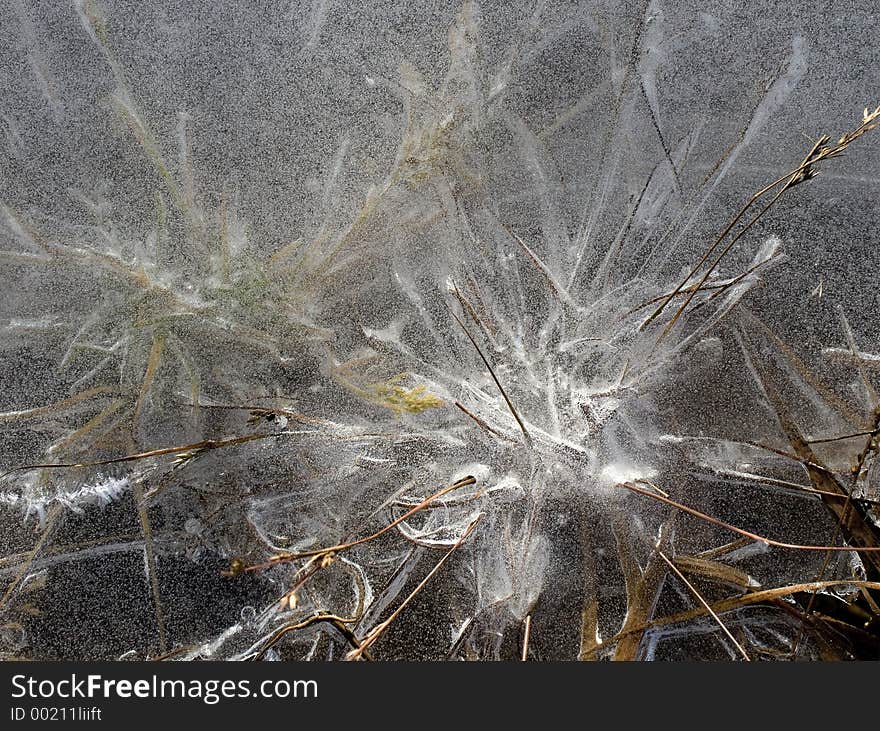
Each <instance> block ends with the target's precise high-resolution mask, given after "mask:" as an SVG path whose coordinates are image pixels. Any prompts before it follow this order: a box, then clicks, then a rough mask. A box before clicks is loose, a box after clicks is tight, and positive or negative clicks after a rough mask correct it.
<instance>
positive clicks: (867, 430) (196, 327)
mask: <svg viewBox="0 0 880 731" xmlns="http://www.w3.org/2000/svg"><path fill="white" fill-rule="evenodd" d="M841 13H842V11H841V10H840V7H839V5H838V4H837V3H832V2H830V1H829V2H814V3H810V4H809V6H797V7H795V6H793V5H786V4H784V3H783V4H777V3H769V2H767V3H764V2H761V3H758V4H757V5H756V4H755V3H748V4H746V3H742V2H733V3H731V2H708V3H707V2H700V3H696V2H691V1H690V0H676V1H675V2H667V1H665V0H649V1H648V2H642V1H640V2H633V3H619V2H605V1H603V0H599V1H593V0H587V1H585V2H582V3H570V2H552V1H549V0H548V1H547V2H536V3H534V4H527V3H521V2H504V1H502V0H496V1H486V2H480V3H477V2H461V1H459V2H443V1H439V0H438V1H437V2H399V1H394V2H385V3H380V4H375V5H363V4H360V3H349V2H339V1H334V0H324V1H322V2H313V1H311V0H309V1H308V2H296V1H294V2H291V3H266V4H253V3H242V2H231V1H229V2H219V3H211V4H205V5H193V4H192V3H183V2H175V1H172V0H169V2H159V3H139V2H131V1H126V0H114V1H110V0H101V1H98V0H75V2H72V3H56V2H50V1H48V0H46V1H44V2H41V1H40V0H0V78H2V80H3V84H2V85H0V149H2V152H3V154H2V155H0V277H2V280H0V281H2V285H3V290H2V291H3V297H2V298H0V329H2V335H0V347H2V360H0V373H2V386H3V388H2V399H3V402H2V404H0V426H2V428H3V440H2V459H3V465H4V468H5V469H6V470H7V471H6V472H5V474H4V475H3V478H2V479H3V484H2V490H3V492H2V494H0V516H2V517H0V520H2V521H3V523H2V526H3V536H4V537H3V541H2V552H3V557H2V559H0V561H2V563H0V574H2V576H3V580H4V581H5V582H7V585H6V588H5V589H4V590H3V591H2V599H0V611H2V613H3V617H4V618H3V619H2V620H0V623H2V624H3V627H4V628H6V629H4V631H3V633H0V653H3V656H4V657H28V658H35V659H41V658H62V657H70V658H93V657H105V658H114V657H122V656H124V657H126V658H147V657H151V658H152V657H158V656H162V655H166V654H167V653H174V654H175V656H176V657H181V658H193V657H219V658H231V659H240V658H245V657H261V658H266V659H296V658H308V659H331V658H333V659H338V658H340V657H345V656H346V653H352V652H353V653H354V655H357V656H359V655H361V654H364V653H368V654H370V655H371V656H373V657H375V658H378V659H391V658H401V657H405V658H414V659H435V658H456V659H497V658H513V657H519V656H520V655H521V652H522V649H523V648H522V647H521V643H522V640H523V626H524V623H525V622H526V619H527V617H528V618H529V619H528V621H529V622H530V634H529V636H530V646H529V647H528V648H526V650H527V653H528V655H529V657H531V658H533V659H544V660H549V659H575V658H578V657H581V658H583V659H589V658H599V657H602V658H604V657H618V658H621V657H631V658H642V659H660V658H670V659H673V658H674V659H683V658H728V657H731V658H737V657H740V655H739V654H738V653H737V652H736V651H735V649H734V647H733V645H732V644H731V643H730V642H729V640H728V638H727V635H726V634H725V633H724V632H722V631H721V629H720V628H719V626H718V624H717V623H716V622H714V621H713V620H712V619H711V618H710V617H705V616H694V617H686V618H684V619H682V620H680V621H677V622H675V623H666V624H664V617H670V616H674V615H676V613H686V612H688V611H691V610H694V611H697V610H699V608H700V607H701V606H702V605H701V602H700V601H699V600H698V598H697V597H695V596H694V595H693V593H692V592H691V591H689V589H688V588H687V586H686V585H685V584H684V583H683V582H682V581H680V577H678V576H677V575H676V574H675V573H673V572H671V570H670V569H669V566H668V565H667V564H666V563H664V562H663V560H661V555H662V556H663V557H667V558H670V559H671V560H673V561H674V560H678V562H679V563H678V564H677V565H679V566H681V567H684V568H682V570H683V571H686V572H687V573H688V576H689V577H690V580H691V581H692V582H693V586H695V587H696V588H697V590H698V591H699V592H701V596H703V597H704V598H705V599H707V600H709V601H710V602H722V605H723V602H725V601H727V602H728V603H730V602H733V604H732V605H729V606H727V605H723V606H727V609H725V610H724V612H722V615H723V618H724V621H725V623H726V625H727V628H728V629H729V630H731V631H732V632H733V633H734V634H735V635H736V637H737V640H738V641H739V642H740V643H741V644H742V645H743V646H744V647H745V648H746V651H747V652H749V653H750V654H752V655H753V656H754V657H755V658H758V657H767V658H771V657H772V658H777V657H791V656H793V655H794V654H795V653H800V654H801V656H804V657H820V656H822V657H825V656H828V655H829V654H834V653H836V656H840V657H850V656H863V655H864V654H865V652H868V653H869V654H870V652H875V653H876V646H877V642H876V637H875V638H874V640H873V643H874V644H873V645H872V644H871V643H870V642H868V641H867V640H866V639H865V636H864V635H865V633H864V632H862V634H857V633H855V630H853V634H850V635H846V634H845V633H844V635H843V636H841V635H840V633H838V634H836V635H834V639H833V640H829V638H828V636H827V633H826V634H823V633H822V632H818V634H817V632H816V631H814V630H810V631H806V630H805V629H804V628H805V627H813V628H814V627H815V623H807V624H805V623H804V622H803V621H802V618H803V615H804V613H805V612H806V611H807V610H806V606H807V603H808V602H809V598H808V597H809V591H807V590H806V589H801V590H800V591H794V590H793V591H792V592H790V593H789V594H785V593H782V594H780V595H779V596H774V597H771V598H768V599H767V600H766V601H764V602H762V603H757V604H754V605H753V604H751V603H750V600H749V595H748V593H749V592H752V593H753V592H755V591H757V590H758V587H760V588H761V590H772V589H774V588H777V587H779V588H782V587H786V586H790V585H800V584H805V583H809V582H814V581H817V580H820V579H822V580H825V581H827V582H832V584H829V585H828V586H825V585H823V587H822V594H821V596H823V597H825V598H826V600H827V601H829V602H830V601H835V602H838V604H839V605H846V606H847V607H849V608H850V610H852V611H853V612H855V611H856V609H858V608H859V607H861V604H859V602H864V601H867V600H865V599H864V593H863V592H861V589H862V588H864V586H863V585H860V584H859V583H858V582H865V581H877V580H878V578H880V577H878V573H880V568H878V567H880V561H878V560H877V559H876V556H877V555H878V554H876V553H871V552H867V553H863V554H861V558H859V557H857V556H856V555H855V554H853V553H850V552H837V553H835V554H833V555H830V558H829V560H828V561H827V562H826V561H825V558H826V554H825V553H823V552H819V551H803V550H788V549H783V548H780V547H778V546H776V547H774V546H768V545H767V544H765V543H763V542H761V541H749V540H747V539H744V540H743V542H742V543H741V544H731V545H726V544H729V543H731V542H732V541H735V540H736V539H738V538H742V536H738V535H737V534H736V533H735V532H731V531H730V530H728V529H726V528H724V527H723V526H721V525H719V524H718V523H712V522H711V521H707V520H704V519H700V518H698V517H696V516H694V515H693V514H690V515H688V514H686V513H684V512H683V511H682V510H680V509H679V508H676V507H675V505H674V504H670V503H668V502H667V503H664V502H662V501H661V500H659V499H658V496H660V497H664V498H667V499H668V500H671V501H672V503H679V504H683V505H686V506H690V507H692V508H693V509H695V510H696V511H698V512H699V513H702V514H705V515H708V516H711V517H712V518H714V519H716V520H717V521H722V522H724V523H728V524H732V525H734V526H738V527H741V528H743V529H745V530H747V531H749V532H751V533H753V534H757V535H760V536H765V537H768V538H771V539H774V540H776V541H779V542H785V543H791V544H799V545H804V544H806V545H826V544H829V543H831V544H835V545H838V546H840V545H844V544H846V545H852V546H856V547H862V548H864V547H866V546H868V547H869V546H870V545H871V541H872V540H874V539H876V538H877V537H878V536H880V531H878V528H877V514H876V512H875V508H876V500H877V499H878V487H877V485H878V483H877V479H878V470H877V466H876V465H877V460H876V452H877V437H876V430H877V426H878V414H880V412H878V398H877V388H878V385H877V362H878V356H877V355H876V354H877V353H878V352H880V342H878V341H880V329H878V320H877V317H876V307H877V299H876V297H877V294H876V293H877V271H878V267H880V248H878V247H877V246H876V228H877V217H878V212H880V208H878V203H877V201H878V200H880V198H878V184H880V179H878V177H877V169H878V164H880V133H878V132H872V130H869V129H866V130H865V134H864V137H863V138H861V137H860V138H858V139H853V140H852V143H851V145H849V140H848V139H847V138H844V140H845V141H846V144H845V145H844V146H849V149H847V151H846V155H845V156H842V157H831V158H829V159H821V160H819V161H813V162H811V163H810V164H809V165H807V166H806V167H801V168H800V171H799V172H800V173H803V175H801V178H802V179H798V174H799V173H798V166H799V165H801V162H802V161H803V160H805V156H807V155H808V153H810V151H811V148H812V147H813V145H814V143H816V140H817V139H819V138H820V137H821V135H823V134H828V135H830V141H828V143H827V144H826V146H833V145H835V144H841V143H840V142H838V140H839V139H841V135H843V134H844V133H845V132H847V131H850V130H854V129H857V128H859V125H860V124H862V125H863V126H866V127H869V126H870V125H871V124H872V118H871V117H870V116H867V117H865V118H864V119H863V111H862V110H863V109H864V108H865V107H866V106H867V107H868V109H867V110H866V111H865V113H864V114H865V115H870V112H871V111H872V110H873V109H874V107H875V106H876V105H877V104H878V103H880V99H877V98H876V97H877V78H878V77H877V69H876V54H875V50H874V49H875V39H874V37H873V35H874V29H875V28H876V27H877V23H878V21H880V13H878V11H876V10H873V9H870V8H869V4H866V5H865V7H864V9H862V10H859V9H848V10H847V11H846V15H845V16H843V15H842V14H841ZM792 171H795V173H794V177H790V175H791V174H792ZM816 171H818V172H819V173H820V175H819V176H818V178H817V179H807V178H809V177H811V174H812V173H813V172H816ZM780 176H786V177H783V178H782V182H781V183H780V184H779V185H778V186H777V187H776V188H774V189H773V190H772V191H770V192H769V194H768V195H767V196H764V197H762V198H761V199H760V201H758V202H757V203H756V204H755V205H754V206H752V207H751V208H749V209H748V211H747V212H746V214H744V215H743V216H742V217H741V218H737V219H736V225H735V226H734V227H733V229H731V232H730V234H729V235H727V236H725V237H724V238H723V239H722V240H721V242H720V244H719V245H718V246H716V247H714V249H710V247H712V244H713V242H714V241H715V240H716V239H717V237H718V236H719V234H720V233H721V232H722V231H724V230H725V227H726V226H727V225H728V224H729V223H730V222H731V221H734V220H735V217H737V215H738V214H739V213H740V211H741V210H742V209H743V206H745V205H746V204H747V203H748V202H749V200H750V197H751V196H753V195H754V194H756V193H758V192H759V191H761V190H762V189H763V188H764V187H765V186H767V185H768V184H769V183H772V182H773V181H774V180H777V179H779V178H780ZM785 181H788V185H789V186H790V187H789V188H788V189H786V190H784V191H783V193H782V195H780V197H779V198H778V199H773V195H774V194H775V193H777V192H779V191H780V190H781V189H782V187H783V186H785V185H786V182H785ZM771 199H773V202H772V205H771V206H770V207H769V208H768V210H767V212H766V213H762V214H761V215H760V216H759V217H758V219H757V220H756V221H755V222H754V223H753V224H751V225H748V222H749V221H750V220H751V218H752V216H754V215H755V214H758V213H759V212H760V211H761V210H762V207H763V206H764V205H765V204H766V203H768V202H770V201H771ZM735 237H739V238H735ZM728 244H730V247H729V250H728V249H726V248H725V247H727V246H728ZM707 250H709V253H708V254H707V255H706V256H705V258H703V259H701V257H703V255H704V253H705V252H707ZM722 254H723V255H722ZM719 255H721V256H719ZM716 259H717V261H716ZM679 308H681V310H680V312H679ZM850 435H854V436H850ZM838 437H845V438H844V439H837V438H838ZM853 468H855V469H854V471H853ZM469 476H471V477H472V478H473V479H468V478H469ZM457 483H461V484H460V486H459V487H457V488H455V489H453V490H451V491H448V492H441V491H443V489H444V488H445V487H447V486H451V485H454V484H457ZM622 483H626V484H627V485H629V486H630V487H631V488H632V487H634V488H637V489H638V490H641V491H642V492H641V493H639V492H637V491H634V490H632V489H629V488H626V487H623V486H622ZM817 491H818V492H817ZM835 491H837V492H839V493H841V491H842V493H841V494H844V495H845V494H846V493H847V492H850V491H851V492H852V494H853V496H854V497H857V498H859V500H858V501H856V502H853V503H851V504H852V505H853V506H854V507H853V510H854V511H855V513H854V514H855V518H853V517H852V515H853V513H850V512H847V514H846V515H844V516H843V517H842V518H841V512H840V508H841V506H842V504H843V500H842V499H841V498H839V497H834V496H833V495H830V494H829V493H831V492H835ZM646 493H648V494H646ZM871 501H874V502H871ZM835 509H837V512H835ZM847 510H848V511H849V508H847ZM836 521H837V522H841V521H842V523H843V527H842V528H839V529H838V528H836ZM875 547H876V544H875ZM441 562H442V563H441ZM741 576H747V577H749V579H748V581H746V582H745V584H743V585H737V583H736V581H734V580H733V579H735V578H736V577H741ZM34 577H39V579H40V580H39V581H34V580H33V579H34ZM423 582H424V583H423ZM750 582H753V583H750ZM833 582H837V583H833ZM852 582H856V583H852ZM873 588H874V589H877V588H878V587H877V586H874V587H873ZM817 596H819V595H817ZM860 597H862V598H860ZM773 601H775V602H777V603H776V604H773V603H771V602H773ZM779 602H787V603H788V604H787V610H786V608H785V607H781V606H780V604H779ZM722 605H719V606H722ZM834 607H838V605H827V604H822V605H821V607H820V608H819V609H818V610H817V611H820V612H826V613H833V612H834V611H838V609H835V608H834ZM852 607H856V609H852ZM32 610H33V611H32ZM874 610H876V604H875V605H874ZM811 611H812V606H811ZM860 611H861V610H860ZM798 613H800V616H801V620H799V619H798ZM835 616H837V615H835ZM389 618H390V619H391V620H392V621H391V622H389V623H388V624H387V625H383V624H382V622H383V621H384V620H388V619H389ZM651 621H654V625H652V626H651V627H650V628H648V627H646V626H645V625H646V624H648V623H650V622H651ZM871 621H873V622H874V623H875V625H876V623H877V622H878V621H880V620H878V619H877V618H876V617H875V618H874V619H873V620H871ZM622 630H623V631H625V632H626V634H625V635H621V636H617V635H618V633H619V632H621V631H622ZM646 630H647V631H646ZM860 631H861V630H860ZM597 641H598V642H601V643H602V645H601V647H598V648H597V647H595V645H596V644H597ZM829 648H830V649H829ZM865 648H873V650H871V649H868V650H866V649H865ZM354 655H353V656H354Z"/></svg>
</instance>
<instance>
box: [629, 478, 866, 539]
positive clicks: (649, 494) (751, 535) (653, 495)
mask: <svg viewBox="0 0 880 731" xmlns="http://www.w3.org/2000/svg"><path fill="white" fill-rule="evenodd" d="M617 487H623V488H626V489H627V490H630V491H632V492H636V493H638V494H639V495H644V496H645V497H649V498H652V499H654V500H659V501H660V502H661V503H666V504H667V505H671V506H672V507H673V508H678V509H679V510H681V511H684V512H685V513H688V514H689V515H693V516H694V517H695V518H699V519H700V520H705V521H706V522H707V523H712V524H713V525H717V526H718V527H719V528H726V529H727V530H729V531H733V532H734V533H739V534H740V535H741V536H745V537H746V538H751V539H752V540H755V541H759V542H760V543H765V544H767V545H770V546H776V547H777V548H787V549H791V550H796V551H853V552H855V553H872V552H880V546H814V545H803V544H799V543H784V542H782V541H776V540H773V539H772V538H767V537H765V536H762V535H758V534H757V533H752V532H751V531H747V530H745V529H743V528H738V527H737V526H735V525H731V524H730V523H726V522H725V521H723V520H719V519H718V518H713V517H712V516H711V515H707V514H706V513H701V512H700V511H699V510H695V509H694V508H690V507H688V506H687V505H683V504H682V503H679V502H676V501H675V500H672V499H671V498H668V497H663V496H662V495H658V494H656V493H653V492H651V491H650V490H645V489H643V488H641V487H637V486H635V485H633V484H631V483H628V482H619V483H617Z"/></svg>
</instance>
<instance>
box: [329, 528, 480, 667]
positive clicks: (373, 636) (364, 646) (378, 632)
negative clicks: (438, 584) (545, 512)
mask: <svg viewBox="0 0 880 731" xmlns="http://www.w3.org/2000/svg"><path fill="white" fill-rule="evenodd" d="M482 519H483V514H482V513H481V514H480V515H478V516H477V517H476V518H474V520H472V521H471V523H470V525H468V527H467V528H466V529H465V531H464V533H462V534H461V537H460V538H459V539H458V540H457V541H456V542H455V545H453V546H452V547H451V548H450V549H449V550H448V551H447V552H446V553H445V554H443V558H441V559H440V560H439V561H438V562H437V563H436V564H435V565H434V568H433V569H431V570H430V571H429V572H428V574H427V576H425V578H424V579H422V580H421V581H420V582H419V584H418V586H416V588H415V589H413V590H412V592H410V594H409V595H408V596H407V597H406V599H404V600H403V601H402V602H401V603H400V605H399V606H398V607H397V609H395V610H394V611H393V612H392V613H391V615H390V616H389V617H388V619H386V620H384V621H382V622H380V623H379V624H378V625H376V626H375V627H374V628H373V629H371V630H370V631H369V632H368V633H367V636H366V637H364V639H363V640H362V641H361V643H360V647H358V648H357V649H355V650H352V651H351V652H349V653H348V654H347V655H346V656H345V659H346V660H359V659H360V658H361V656H363V654H364V653H365V652H366V651H367V650H368V649H369V648H370V647H372V646H373V645H374V644H375V643H376V641H377V640H378V639H379V638H380V637H381V636H382V635H383V634H384V633H385V631H386V630H387V629H388V627H389V626H390V625H391V623H392V622H393V621H394V620H395V619H397V617H398V616H399V615H400V613H401V612H402V611H403V610H404V608H406V606H407V604H409V603H410V602H411V601H412V600H413V599H415V597H416V596H418V594H419V593H420V592H421V591H422V589H424V588H425V586H427V584H428V582H429V581H430V580H431V579H432V578H433V577H434V575H435V574H436V573H437V572H438V571H440V569H441V568H442V567H443V564H444V563H446V561H447V560H448V559H449V557H450V556H451V555H452V554H453V553H455V552H456V551H457V550H458V548H459V547H460V546H461V544H462V543H464V542H465V540H467V538H468V536H469V535H470V534H471V533H472V532H473V530H474V528H476V527H477V525H478V524H479V522H480V521H481V520H482Z"/></svg>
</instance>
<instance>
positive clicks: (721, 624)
mask: <svg viewBox="0 0 880 731" xmlns="http://www.w3.org/2000/svg"><path fill="white" fill-rule="evenodd" d="M657 555H658V556H660V558H662V559H663V561H664V562H665V563H666V565H667V566H669V568H671V569H672V571H673V572H674V573H675V575H676V576H677V577H678V578H679V579H680V580H681V582H682V583H683V584H684V585H685V586H686V587H687V588H688V589H689V590H690V592H691V594H693V595H694V596H695V597H696V598H697V601H699V602H700V604H702V605H703V607H704V608H705V610H706V611H707V612H709V614H711V615H712V619H714V620H715V622H716V624H718V626H719V627H721V629H722V631H723V632H724V634H726V635H727V638H728V639H729V640H730V641H731V642H732V643H733V646H734V647H735V648H736V649H737V651H738V652H739V654H740V655H742V656H743V659H744V660H746V662H750V661H751V658H750V657H749V654H748V653H747V652H746V651H745V649H744V648H743V646H742V645H741V644H739V642H737V640H736V637H734V636H733V635H732V634H731V632H730V630H729V629H727V625H726V624H724V622H722V621H721V617H719V616H718V615H717V614H716V613H715V611H714V610H713V609H712V607H710V606H709V603H708V602H707V601H706V600H705V599H703V595H702V594H700V592H698V591H697V589H696V587H695V586H694V585H693V584H691V582H690V581H688V580H687V577H685V575H684V574H683V573H681V571H679V570H678V567H677V566H676V565H675V564H674V563H673V562H672V561H670V560H669V558H668V557H667V555H666V554H665V553H663V551H661V550H660V549H659V548H658V549H657Z"/></svg>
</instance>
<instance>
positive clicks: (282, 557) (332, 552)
mask: <svg viewBox="0 0 880 731" xmlns="http://www.w3.org/2000/svg"><path fill="white" fill-rule="evenodd" d="M476 482H477V480H476V479H475V478H474V477H472V476H470V475H468V476H467V477H463V478H462V479H460V480H458V481H457V482H454V483H453V484H451V485H448V486H446V487H444V488H443V489H442V490H438V491H437V492H435V493H434V494H433V495H430V496H429V497H427V498H425V499H424V500H422V502H420V503H419V504H418V505H416V506H415V507H414V508H412V509H411V510H408V511H406V512H405V513H404V514H403V515H401V516H400V517H399V518H396V519H395V520H393V521H391V522H390V523H388V525H386V526H384V527H383V528H381V529H380V530H378V531H376V532H375V533H372V534H370V535H368V536H366V537H364V538H358V539H356V540H354V541H348V542H345V543H338V544H336V545H335V546H328V547H327V548H316V549H313V550H311V551H301V552H299V553H279V554H276V555H275V556H272V557H271V558H270V559H269V560H268V561H265V562H263V563H260V564H254V565H253V566H245V567H243V568H242V569H240V570H241V571H263V570H265V569H268V568H271V567H272V566H277V565H278V564H281V563H286V562H289V561H298V560H300V559H310V558H318V557H321V558H326V557H331V558H332V557H335V556H336V554H338V553H340V552H341V551H345V550H348V549H349V548H354V547H355V546H360V545H362V544H364V543H369V542H370V541H374V540H376V539H377V538H379V537H380V536H382V535H384V534H385V533H387V532H388V531H391V530H394V529H395V528H396V527H397V526H398V525H400V524H401V523H403V521H405V520H407V519H409V518H411V517H412V516H413V515H415V514H416V513H418V512H419V511H421V510H424V509H425V508H426V507H427V506H429V505H430V504H431V503H433V502H434V501H435V500H439V499H440V498H441V497H443V496H444V495H446V494H448V493H450V492H452V491H453V490H457V489H458V488H460V487H467V486H468V485H475V484H476Z"/></svg>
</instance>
